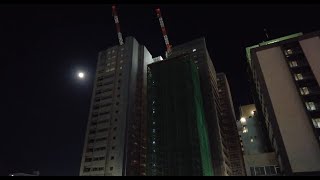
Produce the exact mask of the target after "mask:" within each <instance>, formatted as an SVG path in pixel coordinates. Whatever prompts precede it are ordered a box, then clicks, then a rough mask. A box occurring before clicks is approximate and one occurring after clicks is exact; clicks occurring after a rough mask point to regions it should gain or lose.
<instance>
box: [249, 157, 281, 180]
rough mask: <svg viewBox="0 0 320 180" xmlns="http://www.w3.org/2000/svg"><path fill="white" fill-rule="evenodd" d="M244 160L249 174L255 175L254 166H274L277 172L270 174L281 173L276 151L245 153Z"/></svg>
mask: <svg viewBox="0 0 320 180" xmlns="http://www.w3.org/2000/svg"><path fill="white" fill-rule="evenodd" d="M244 162H245V164H246V174H247V176H255V173H254V172H252V171H253V170H252V168H259V167H266V166H274V167H276V168H275V172H274V173H272V174H269V175H276V174H279V173H280V170H279V167H278V161H277V159H276V155H275V153H274V152H269V153H260V154H254V155H244Z"/></svg>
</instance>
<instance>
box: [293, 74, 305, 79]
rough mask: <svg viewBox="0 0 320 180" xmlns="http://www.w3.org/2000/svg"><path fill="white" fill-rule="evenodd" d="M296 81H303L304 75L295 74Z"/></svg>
mask: <svg viewBox="0 0 320 180" xmlns="http://www.w3.org/2000/svg"><path fill="white" fill-rule="evenodd" d="M294 79H295V80H296V81H299V80H301V79H303V76H302V74H300V73H299V74H295V75H294Z"/></svg>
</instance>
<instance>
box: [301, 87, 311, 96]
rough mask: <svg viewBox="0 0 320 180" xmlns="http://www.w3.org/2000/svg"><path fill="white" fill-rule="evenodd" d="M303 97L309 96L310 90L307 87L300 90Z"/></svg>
mask: <svg viewBox="0 0 320 180" xmlns="http://www.w3.org/2000/svg"><path fill="white" fill-rule="evenodd" d="M300 93H301V95H307V94H309V89H308V88H307V87H302V88H300Z"/></svg>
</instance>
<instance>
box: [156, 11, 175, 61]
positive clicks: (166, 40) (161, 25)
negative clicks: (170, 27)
mask: <svg viewBox="0 0 320 180" xmlns="http://www.w3.org/2000/svg"><path fill="white" fill-rule="evenodd" d="M156 13H157V17H158V19H159V22H160V27H161V31H162V35H163V38H164V42H165V44H166V47H167V51H166V57H168V55H169V53H170V52H171V47H172V45H170V42H169V38H168V35H167V31H166V27H165V26H164V22H163V18H162V16H161V11H160V8H157V9H156Z"/></svg>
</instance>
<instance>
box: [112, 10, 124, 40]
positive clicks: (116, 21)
mask: <svg viewBox="0 0 320 180" xmlns="http://www.w3.org/2000/svg"><path fill="white" fill-rule="evenodd" d="M112 16H113V17H114V22H115V23H116V28H117V34H118V39H119V44H120V46H121V45H123V39H122V34H121V31H120V23H119V18H118V13H117V9H116V6H115V5H112Z"/></svg>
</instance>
